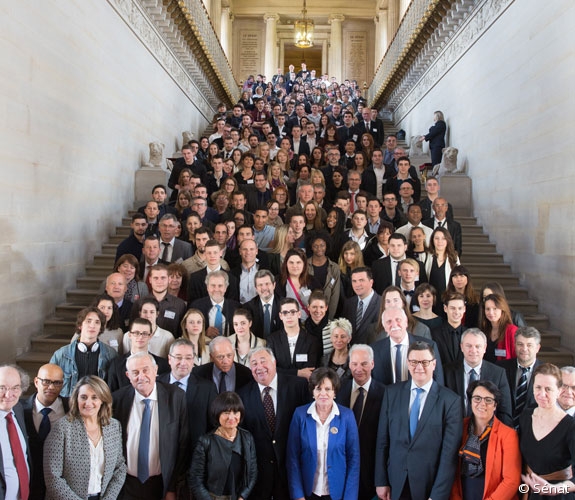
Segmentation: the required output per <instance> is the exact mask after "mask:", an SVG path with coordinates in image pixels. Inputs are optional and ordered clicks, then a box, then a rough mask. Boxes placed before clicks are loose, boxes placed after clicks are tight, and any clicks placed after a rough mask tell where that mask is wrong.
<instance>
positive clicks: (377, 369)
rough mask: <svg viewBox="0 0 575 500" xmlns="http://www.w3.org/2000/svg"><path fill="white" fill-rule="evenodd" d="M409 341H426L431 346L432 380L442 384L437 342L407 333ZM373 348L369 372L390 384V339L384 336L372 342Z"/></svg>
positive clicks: (391, 374)
mask: <svg viewBox="0 0 575 500" xmlns="http://www.w3.org/2000/svg"><path fill="white" fill-rule="evenodd" d="M407 338H408V339H409V343H410V344H412V343H413V342H426V343H428V344H430V345H431V346H432V347H433V351H434V352H435V360H436V364H435V371H434V372H433V380H435V381H436V382H437V383H438V384H439V385H444V378H443V364H442V363H441V357H440V356H439V350H438V348H437V344H436V343H435V342H434V341H433V340H429V339H426V338H425V337H418V336H417V335H411V333H408V334H407ZM371 348H372V349H373V361H374V364H375V366H374V368H373V371H372V372H371V377H372V378H373V379H375V380H377V381H378V382H381V383H382V384H383V385H392V384H393V383H394V382H393V371H392V365H391V339H390V338H389V337H385V338H383V339H380V340H378V341H376V342H374V343H373V344H371ZM408 380H411V375H408Z"/></svg>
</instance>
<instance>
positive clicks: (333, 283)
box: [329, 278, 335, 286]
mask: <svg viewBox="0 0 575 500" xmlns="http://www.w3.org/2000/svg"><path fill="white" fill-rule="evenodd" d="M333 285H335V278H332V279H331V280H330V281H329V286H333Z"/></svg>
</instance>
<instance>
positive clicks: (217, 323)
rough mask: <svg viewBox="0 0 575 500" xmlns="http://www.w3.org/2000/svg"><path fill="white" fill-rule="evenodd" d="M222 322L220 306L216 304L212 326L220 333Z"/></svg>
mask: <svg viewBox="0 0 575 500" xmlns="http://www.w3.org/2000/svg"><path fill="white" fill-rule="evenodd" d="M223 322H224V317H223V315H222V306H220V305H219V304H216V320H215V321H214V327H215V328H217V330H218V332H220V335H221V334H222V324H223Z"/></svg>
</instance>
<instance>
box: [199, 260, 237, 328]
mask: <svg viewBox="0 0 575 500" xmlns="http://www.w3.org/2000/svg"><path fill="white" fill-rule="evenodd" d="M194 274H195V273H194ZM229 276H230V275H229V274H228V273H226V272H225V271H213V272H211V273H209V274H208V275H207V276H206V282H207V292H206V294H207V297H203V298H201V299H197V300H194V301H193V302H192V303H191V304H190V307H193V308H194V309H199V310H200V311H201V312H202V314H203V315H204V318H205V319H206V335H207V336H208V337H210V338H212V339H213V338H214V337H217V336H218V335H224V336H226V337H228V336H229V335H231V334H232V333H234V327H233V324H232V318H233V314H234V311H235V310H236V308H238V307H240V303H239V302H238V301H236V300H232V299H228V298H226V297H225V294H226V290H227V288H228V284H229Z"/></svg>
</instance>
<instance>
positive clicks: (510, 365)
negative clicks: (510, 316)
mask: <svg viewBox="0 0 575 500" xmlns="http://www.w3.org/2000/svg"><path fill="white" fill-rule="evenodd" d="M539 349H541V334H540V333H539V331H538V330H537V328H534V327H532V326H522V327H520V328H518V329H517V331H516V332H515V355H516V356H517V357H516V358H512V359H506V360H504V361H500V362H499V363H498V364H499V365H500V366H501V367H503V368H504V369H505V374H506V375H507V381H508V382H509V388H510V391H511V404H512V406H513V425H514V426H515V428H517V427H518V425H519V417H520V416H521V413H522V412H523V410H525V409H528V408H535V407H536V406H537V403H536V402H535V396H534V395H533V371H534V370H535V368H537V366H539V364H540V362H539V360H538V359H537V353H538V352H539Z"/></svg>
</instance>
